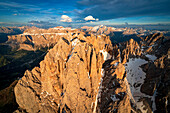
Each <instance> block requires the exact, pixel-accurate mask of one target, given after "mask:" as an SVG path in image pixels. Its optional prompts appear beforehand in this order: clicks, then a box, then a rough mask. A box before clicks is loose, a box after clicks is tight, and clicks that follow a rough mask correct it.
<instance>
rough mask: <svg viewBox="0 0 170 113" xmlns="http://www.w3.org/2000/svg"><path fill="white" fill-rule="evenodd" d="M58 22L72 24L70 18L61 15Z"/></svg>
mask: <svg viewBox="0 0 170 113" xmlns="http://www.w3.org/2000/svg"><path fill="white" fill-rule="evenodd" d="M60 21H61V22H72V18H70V17H69V16H67V15H62V16H61V20H60Z"/></svg>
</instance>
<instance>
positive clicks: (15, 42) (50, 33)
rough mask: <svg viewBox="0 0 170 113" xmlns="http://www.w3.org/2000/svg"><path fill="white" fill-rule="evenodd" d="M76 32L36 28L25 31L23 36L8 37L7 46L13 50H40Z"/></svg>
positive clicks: (76, 31)
mask: <svg viewBox="0 0 170 113" xmlns="http://www.w3.org/2000/svg"><path fill="white" fill-rule="evenodd" d="M73 31H74V32H75V34H76V33H78V32H79V31H78V30H71V29H70V30H67V29H64V28H63V29H62V30H61V29H54V28H50V29H39V28H36V27H33V28H30V29H26V30H25V31H24V33H23V34H19V35H11V36H8V41H7V42H6V44H7V45H10V46H11V47H12V48H13V49H18V50H20V49H24V50H29V51H32V50H37V49H40V48H45V47H48V48H51V47H53V46H54V45H55V44H56V43H57V42H58V41H59V39H60V38H61V37H66V36H68V35H69V36H72V34H73V33H72V32H73Z"/></svg>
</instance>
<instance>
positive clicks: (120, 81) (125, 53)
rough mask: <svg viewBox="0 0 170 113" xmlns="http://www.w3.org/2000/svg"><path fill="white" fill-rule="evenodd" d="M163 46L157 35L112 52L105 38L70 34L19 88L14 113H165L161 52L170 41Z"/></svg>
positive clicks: (28, 73)
mask: <svg viewBox="0 0 170 113" xmlns="http://www.w3.org/2000/svg"><path fill="white" fill-rule="evenodd" d="M161 40H162V35H161V36H160V34H158V35H154V36H151V37H150V38H149V37H148V38H147V37H145V38H143V42H141V44H142V45H139V44H138V43H137V42H136V41H134V40H133V39H130V40H129V41H127V42H124V43H120V44H115V45H113V46H112V43H111V41H110V39H109V37H108V36H106V35H104V34H102V35H94V34H91V33H90V32H89V33H88V34H87V33H84V32H82V31H76V32H75V33H70V32H68V33H67V35H65V36H62V37H60V38H59V39H58V41H57V42H56V44H55V46H54V47H53V48H52V49H50V50H49V52H48V53H47V55H46V56H45V58H44V60H43V61H41V62H40V67H35V68H34V69H33V70H31V71H29V70H27V71H26V72H25V74H24V76H23V77H22V79H21V80H19V82H18V83H17V85H16V87H15V96H16V102H17V103H18V105H19V110H18V111H16V112H20V111H22V112H24V111H25V112H42V113H53V112H54V113H56V112H73V113H74V112H93V113H96V112H101V113H106V112H118V113H124V112H126V113H132V112H134V113H135V112H137V113H140V112H148V113H150V112H152V111H153V112H168V111H169V109H168V107H169V103H168V102H169V89H166V87H168V86H169V76H168V75H169V59H168V55H167V54H168V52H160V51H161V50H163V48H166V47H167V44H169V41H161ZM155 44H159V47H158V46H157V47H156V48H154V49H152V50H151V51H148V46H152V45H155ZM160 44H161V46H160ZM144 47H146V48H144ZM142 49H144V50H143V51H142ZM156 50H157V51H156ZM166 50H168V49H166ZM148 53H162V54H160V57H154V58H152V57H151V56H152V55H150V56H148ZM150 57H151V58H150ZM134 65H136V67H135V66H134ZM141 68H142V69H141Z"/></svg>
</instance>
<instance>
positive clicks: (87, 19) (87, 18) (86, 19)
mask: <svg viewBox="0 0 170 113" xmlns="http://www.w3.org/2000/svg"><path fill="white" fill-rule="evenodd" d="M84 20H85V21H89V20H96V21H99V19H98V18H96V19H95V18H94V17H93V16H91V15H89V16H87V17H85V18H84Z"/></svg>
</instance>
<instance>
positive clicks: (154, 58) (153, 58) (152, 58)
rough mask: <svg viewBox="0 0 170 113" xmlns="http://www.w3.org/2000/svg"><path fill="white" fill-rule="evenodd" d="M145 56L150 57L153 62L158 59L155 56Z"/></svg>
mask: <svg viewBox="0 0 170 113" xmlns="http://www.w3.org/2000/svg"><path fill="white" fill-rule="evenodd" d="M145 56H146V57H148V58H149V60H152V61H154V60H156V59H157V57H156V56H155V55H145Z"/></svg>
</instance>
